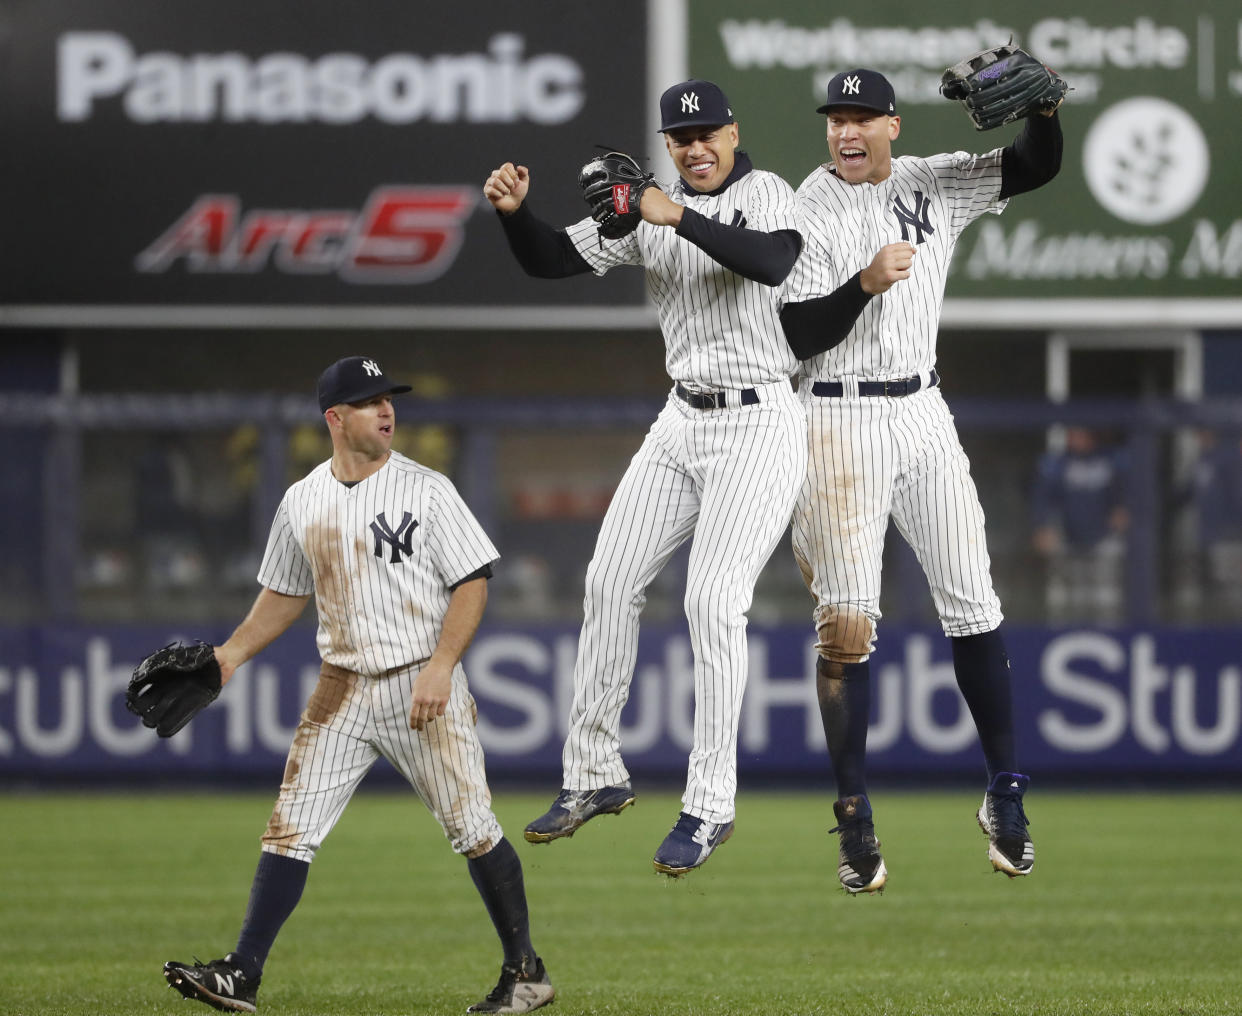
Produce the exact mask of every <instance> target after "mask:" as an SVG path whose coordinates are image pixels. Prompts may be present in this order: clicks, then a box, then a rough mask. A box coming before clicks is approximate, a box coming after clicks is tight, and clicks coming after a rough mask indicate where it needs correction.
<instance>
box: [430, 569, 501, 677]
mask: <svg viewBox="0 0 1242 1016" xmlns="http://www.w3.org/2000/svg"><path fill="white" fill-rule="evenodd" d="M486 606H487V579H485V578H478V579H471V580H470V581H469V582H464V583H462V584H461V585H460V586H458V587H457V588H456V589H454V590H453V595H452V596H451V597H450V598H449V605H448V609H447V610H446V611H445V612H444V623H443V624H442V625H441V626H440V639H439V641H438V642H437V643H436V648H435V651H434V652H433V653H432V654H431V658H432V660H434V661H436V662H437V663H443V664H444V665H445V666H447V667H449V668H450V669H452V668H453V667H455V666H457V664H458V662H459V661H460V660H461V658H462V657H463V656H464V655H465V653H466V649H467V648H468V647H469V646H470V642H471V640H472V639H473V638H474V633H475V632H476V631H478V629H479V622H480V621H482V620H483V608H484V607H486Z"/></svg>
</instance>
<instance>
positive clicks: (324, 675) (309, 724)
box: [262, 663, 358, 854]
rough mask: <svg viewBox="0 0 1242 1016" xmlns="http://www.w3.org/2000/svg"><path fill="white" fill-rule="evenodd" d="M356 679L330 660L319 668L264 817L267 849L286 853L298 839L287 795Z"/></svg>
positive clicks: (293, 791)
mask: <svg viewBox="0 0 1242 1016" xmlns="http://www.w3.org/2000/svg"><path fill="white" fill-rule="evenodd" d="M357 680H358V677H357V675H356V674H351V673H350V672H349V671H347V670H342V669H341V668H340V667H333V666H331V665H330V664H326V663H325V664H324V665H323V668H322V669H321V670H320V672H319V683H318V684H316V685H315V690H314V692H313V693H312V694H311V697H310V700H309V701H308V702H307V703H306V709H305V710H304V711H303V712H302V718H301V720H300V721H299V723H298V729H297V730H296V731H295V732H294V735H293V744H292V745H291V746H290V747H289V758H288V759H287V761H286V762H285V775H284V779H283V780H282V781H281V784H280V797H279V798H278V799H277V801H276V806H275V808H273V809H272V815H271V817H270V818H269V819H268V820H267V828H266V829H265V830H264V831H263V837H262V842H263V844H264V846H266V847H267V848H268V849H269V850H272V851H275V852H276V853H278V854H289V853H291V852H292V850H293V849H294V848H295V847H297V846H298V844H299V843H301V841H302V836H303V834H304V830H302V829H299V828H297V826H295V825H294V824H293V822H292V821H291V819H290V818H289V816H288V813H287V808H288V806H289V803H290V799H291V798H292V796H293V795H295V794H296V793H297V791H298V790H299V788H300V783H299V777H300V776H301V774H302V770H303V768H305V767H306V766H307V765H308V764H309V763H310V762H312V761H313V756H314V752H315V743H316V741H317V740H318V738H317V736H316V735H317V734H318V733H319V728H320V727H321V726H325V725H327V724H329V723H331V722H332V719H333V717H335V716H336V714H337V713H338V712H340V710H341V707H342V706H343V705H344V703H345V700H346V698H348V697H349V692H350V689H351V688H352V687H353V685H354V682H356V681H357Z"/></svg>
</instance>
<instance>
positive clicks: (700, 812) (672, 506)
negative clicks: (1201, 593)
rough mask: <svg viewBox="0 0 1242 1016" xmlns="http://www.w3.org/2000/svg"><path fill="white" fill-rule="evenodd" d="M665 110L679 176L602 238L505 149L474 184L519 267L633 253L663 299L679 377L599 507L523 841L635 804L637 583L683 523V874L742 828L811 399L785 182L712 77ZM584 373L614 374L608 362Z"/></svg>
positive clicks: (594, 264)
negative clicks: (755, 624)
mask: <svg viewBox="0 0 1242 1016" xmlns="http://www.w3.org/2000/svg"><path fill="white" fill-rule="evenodd" d="M660 114H661V131H662V133H663V134H664V139H665V144H666V147H667V150H668V153H669V155H670V157H671V158H672V160H673V163H674V164H675V165H676V167H677V171H678V174H679V177H680V179H679V180H678V181H677V183H675V184H673V185H671V186H669V187H666V188H664V189H660V188H659V187H657V186H647V187H645V189H643V190H642V191H641V195H639V196H633V195H632V198H633V206H634V207H636V208H638V209H639V210H640V211H641V220H642V221H641V222H639V221H636V222H635V228H634V229H633V231H632V232H629V233H628V234H626V235H624V236H620V237H618V238H615V239H612V238H609V236H608V235H607V234H606V231H605V229H604V228H603V226H602V225H597V222H596V221H595V220H594V219H592V218H586V219H583V220H582V221H580V222H577V223H575V224H574V225H571V226H569V227H567V228H565V229H555V228H553V227H552V226H551V225H548V224H547V223H544V222H543V221H541V220H539V219H537V218H536V217H535V216H534V215H533V214H532V213H531V211H530V210H529V207H528V204H527V200H526V199H527V194H528V190H529V187H530V174H529V171H528V170H527V169H526V167H524V166H516V165H514V164H513V163H505V164H504V165H502V166H500V167H499V168H498V169H496V170H494V171H493V172H492V174H491V175H490V176H489V177H488V179H487V182H486V184H485V186H484V189H483V192H484V194H485V195H486V196H487V198H488V200H489V201H490V202H491V203H492V205H493V206H495V208H496V210H497V211H498V212H499V213H500V221H501V223H502V224H503V227H504V230H505V235H506V238H507V239H508V241H509V244H510V247H511V248H512V250H513V252H514V254H515V255H516V257H517V259H518V261H519V262H520V264H521V265H522V267H523V268H524V269H525V270H526V271H527V272H528V273H529V274H531V275H534V276H538V277H543V278H559V277H565V276H570V275H575V274H579V273H585V272H595V273H596V274H597V275H603V274H604V273H605V272H607V271H609V270H610V269H612V268H615V267H618V266H622V265H635V266H642V267H643V268H644V269H645V271H646V276H647V282H648V286H649V290H650V293H651V295H652V298H653V299H654V301H655V304H656V307H657V310H658V313H659V319H660V329H661V331H662V333H663V335H664V341H665V349H666V358H665V365H666V367H667V370H668V373H669V376H670V377H671V378H672V379H673V382H674V384H673V388H672V390H671V391H670V392H669V395H668V399H667V401H666V403H665V405H664V407H663V409H662V410H661V411H660V414H659V416H658V417H657V418H656V421H655V423H654V424H653V425H652V427H651V429H650V431H649V432H648V433H647V436H646V438H645V440H644V441H643V444H642V446H641V448H639V450H638V452H637V454H636V455H635V456H634V458H633V460H632V461H631V463H630V465H629V467H628V469H627V470H626V472H625V475H624V476H623V477H622V479H621V482H620V485H619V486H618V488H617V491H616V494H615V495H614V497H613V499H612V502H611V504H610V505H609V507H608V510H607V512H606V514H605V516H604V521H603V524H602V526H601V529H600V533H599V538H598V541H597V543H596V547H595V553H594V556H593V557H592V560H591V563H590V566H589V568H588V570H587V578H586V596H585V600H584V614H585V616H584V621H583V626H582V632H581V637H580V639H579V643H578V657H577V663H576V666H575V669H574V700H573V705H572V708H571V713H570V723H569V736H568V738H567V739H566V742H565V747H564V753H563V764H564V783H563V788H562V790H561V792H560V794H559V795H558V796H557V798H556V800H555V801H554V802H553V804H552V806H551V808H550V809H549V810H548V812H547V813H546V814H545V815H542V816H540V817H539V818H537V819H535V820H534V821H533V822H531V823H530V825H528V826H527V828H526V839H527V840H528V841H530V842H532V843H547V842H550V841H552V840H555V839H559V838H561V837H566V836H571V835H572V834H573V833H574V831H575V830H576V829H577V828H578V827H579V826H581V825H582V823H583V822H586V821H587V820H589V819H591V818H593V817H595V816H596V815H600V814H615V813H618V812H620V811H621V810H622V809H624V808H626V807H627V806H629V805H630V804H631V803H633V801H634V791H633V787H632V785H631V782H630V777H629V772H628V771H627V769H626V767H625V764H624V762H623V761H622V758H621V751H620V730H619V727H620V718H621V710H622V707H623V706H624V704H625V701H626V699H627V697H628V694H629V687H630V682H631V680H632V678H633V672H634V665H635V660H636V654H637V643H638V627H639V615H640V613H641V611H642V608H643V604H644V602H645V599H646V597H645V590H646V589H647V587H648V585H649V584H650V583H651V581H652V580H653V579H654V578H655V576H656V574H657V573H658V572H659V571H660V569H661V568H662V567H663V566H664V564H665V563H666V562H667V561H668V559H669V557H670V556H671V555H672V554H673V552H674V551H675V550H676V549H677V547H679V546H680V545H681V544H682V543H683V542H684V541H686V540H687V539H689V538H690V537H691V536H693V537H694V540H693V544H692V546H691V551H690V560H689V569H688V573H687V577H686V596H685V608H686V617H687V619H688V621H689V632H690V640H691V645H692V647H693V651H694V699H695V711H694V737H693V747H692V750H691V753H690V758H689V766H688V776H687V781H686V789H685V794H684V796H683V798H682V802H683V807H682V811H681V814H680V815H679V816H678V818H677V821H676V823H675V825H674V826H673V829H672V830H671V832H670V833H669V835H668V837H667V838H666V839H665V840H664V841H663V843H661V844H660V846H659V848H658V849H657V850H656V853H655V857H654V860H653V864H654V867H655V869H656V871H658V872H661V873H664V874H667V875H670V876H678V875H681V874H684V873H686V872H688V871H690V870H692V869H694V868H697V867H698V866H700V865H701V864H703V863H704V862H705V861H706V860H707V859H708V857H709V856H710V855H711V853H712V852H713V851H714V850H715V848H716V847H717V846H719V845H720V844H721V843H723V842H724V841H725V840H726V839H727V838H728V837H729V835H730V834H731V833H732V831H733V820H734V797H735V793H736V789H737V731H738V721H739V715H740V706H741V701H742V692H743V690H744V688H745V685H746V664H747V651H746V611H747V610H748V609H749V607H750V602H751V597H752V594H753V591H754V586H755V581H756V579H757V578H758V575H759V572H760V570H761V569H762V568H763V565H764V563H765V562H766V561H767V560H768V558H769V557H770V556H771V554H772V551H773V550H774V548H775V547H776V544H777V542H778V540H779V539H780V536H781V534H782V533H783V532H784V529H785V527H786V525H788V522H789V513H790V512H791V510H792V508H793V504H794V500H795V498H796V497H797V493H798V489H799V488H800V486H801V484H802V479H803V477H804V476H805V472H806V417H805V415H804V413H803V410H802V407H801V405H800V404H799V402H798V400H797V398H796V397H795V395H794V392H793V389H792V386H791V384H790V381H789V378H790V375H791V374H792V373H793V371H794V369H795V368H796V366H797V360H796V358H795V357H794V355H793V353H792V351H791V350H790V348H789V346H788V344H787V343H786V341H785V337H784V335H783V334H782V332H781V328H780V323H779V320H778V316H777V315H778V303H777V288H776V287H777V286H779V285H780V283H781V282H782V281H783V280H784V279H785V276H786V274H787V273H788V271H789V269H790V267H791V266H792V265H793V262H794V260H795V258H796V257H797V255H798V252H799V250H800V248H801V238H800V235H799V230H798V221H797V216H796V214H795V211H794V204H793V192H792V189H791V188H790V187H789V185H788V184H786V183H785V182H784V181H783V180H781V179H780V178H779V177H777V176H775V175H774V174H772V173H768V172H765V171H763V170H759V169H755V168H754V167H753V166H752V164H751V162H750V159H749V157H748V156H747V155H746V154H745V153H743V152H740V151H735V147H736V145H737V142H738V126H737V123H736V120H735V118H734V116H733V111H732V109H731V108H730V106H729V103H728V100H727V99H726V98H725V96H724V93H723V92H722V91H721V90H720V88H719V87H717V86H716V85H715V84H713V83H711V82H708V81H702V80H697V79H696V80H690V81H685V82H682V83H680V84H677V85H674V86H672V87H671V88H669V89H668V90H666V91H665V92H664V94H663V96H662V97H661V99H660ZM584 385H585V386H586V387H587V388H591V387H592V386H596V387H598V390H600V391H601V392H604V391H606V390H607V382H606V380H604V379H600V380H598V381H592V380H591V379H585V380H584Z"/></svg>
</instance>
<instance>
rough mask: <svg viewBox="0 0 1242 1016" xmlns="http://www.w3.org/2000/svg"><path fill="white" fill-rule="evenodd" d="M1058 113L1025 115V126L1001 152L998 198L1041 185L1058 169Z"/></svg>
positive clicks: (1007, 196)
mask: <svg viewBox="0 0 1242 1016" xmlns="http://www.w3.org/2000/svg"><path fill="white" fill-rule="evenodd" d="M1063 144H1064V138H1063V136H1062V134H1061V118H1060V114H1058V113H1053V114H1052V116H1041V115H1040V114H1038V113H1036V114H1034V115H1032V116H1028V117H1027V118H1026V121H1025V127H1024V128H1023V130H1022V133H1021V134H1019V135H1018V136H1017V137H1016V138H1014V139H1013V141H1012V142H1011V143H1010V144H1009V145H1008V146H1006V147H1005V148H1004V150H1002V152H1001V190H1000V196H1001V199H1002V200H1004V199H1005V198H1011V197H1013V196H1014V195H1015V194H1024V193H1026V192H1027V191H1033V190H1034V189H1035V188H1036V187H1042V186H1043V185H1044V184H1046V183H1047V182H1048V181H1049V180H1051V179H1052V178H1053V177H1054V176H1056V175H1057V173H1058V172H1059V171H1060V169H1061V149H1062V146H1063Z"/></svg>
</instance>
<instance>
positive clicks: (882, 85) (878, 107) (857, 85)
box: [815, 67, 897, 116]
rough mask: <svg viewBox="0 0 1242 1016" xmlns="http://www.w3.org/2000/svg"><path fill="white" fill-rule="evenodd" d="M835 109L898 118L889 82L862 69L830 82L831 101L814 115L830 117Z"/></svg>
mask: <svg viewBox="0 0 1242 1016" xmlns="http://www.w3.org/2000/svg"><path fill="white" fill-rule="evenodd" d="M833 106H859V107H861V108H862V109H874V110H875V111H876V112H877V113H884V114H886V115H887V116H896V115H897V97H896V96H895V95H894V94H893V86H892V85H890V84H889V83H888V78H886V77H885V76H884V75H883V74H881V73H880V72H879V71H869V70H867V69H866V68H863V67H858V68H856V69H854V70H852V71H842V72H841V73H840V74H838V75H836V77H834V78H833V79H832V80H831V81H829V82H828V101H827V102H825V103H824V104H823V105H822V106H820V107H819V108H818V109H817V110H815V112H816V113H827V112H828V110H830V109H832V107H833Z"/></svg>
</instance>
